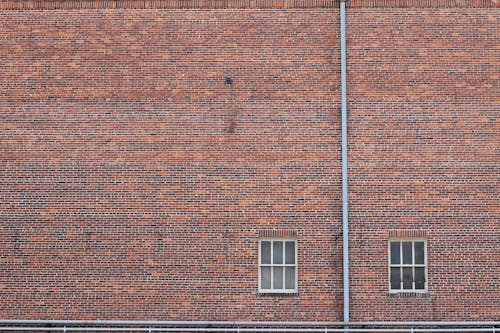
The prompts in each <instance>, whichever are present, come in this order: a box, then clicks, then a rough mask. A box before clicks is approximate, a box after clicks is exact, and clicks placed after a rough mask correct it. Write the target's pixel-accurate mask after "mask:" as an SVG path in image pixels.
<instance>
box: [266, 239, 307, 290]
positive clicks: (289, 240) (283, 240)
mask: <svg viewBox="0 0 500 333" xmlns="http://www.w3.org/2000/svg"><path fill="white" fill-rule="evenodd" d="M275 241H276V242H282V243H283V264H273V263H272V259H273V242H275ZM262 242H271V264H262V262H261V254H262ZM285 242H294V243H295V264H285ZM298 252H299V251H298V247H297V239H296V238H260V239H259V293H261V294H294V293H297V291H298V275H299V267H298V266H299V265H298V261H297V260H298V255H297V253H298ZM262 267H271V285H272V283H273V269H272V268H273V267H283V289H262V281H261V280H262V274H261V268H262ZM285 267H294V268H295V288H294V289H285V287H286V284H285V277H286V274H285Z"/></svg>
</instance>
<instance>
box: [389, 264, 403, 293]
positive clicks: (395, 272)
mask: <svg viewBox="0 0 500 333" xmlns="http://www.w3.org/2000/svg"><path fill="white" fill-rule="evenodd" d="M391 289H401V269H400V268H399V267H391Z"/></svg>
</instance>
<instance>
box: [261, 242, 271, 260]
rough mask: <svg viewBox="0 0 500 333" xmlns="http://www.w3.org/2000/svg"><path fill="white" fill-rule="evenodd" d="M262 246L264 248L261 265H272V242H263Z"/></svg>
mask: <svg viewBox="0 0 500 333" xmlns="http://www.w3.org/2000/svg"><path fill="white" fill-rule="evenodd" d="M260 246H261V248H262V251H261V253H260V262H261V264H270V263H271V242H261V243H260Z"/></svg>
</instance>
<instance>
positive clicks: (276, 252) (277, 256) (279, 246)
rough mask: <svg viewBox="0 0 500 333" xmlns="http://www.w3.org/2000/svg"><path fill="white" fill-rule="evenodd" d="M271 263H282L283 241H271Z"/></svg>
mask: <svg viewBox="0 0 500 333" xmlns="http://www.w3.org/2000/svg"><path fill="white" fill-rule="evenodd" d="M273 264H283V242H273Z"/></svg>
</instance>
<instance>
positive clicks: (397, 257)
mask: <svg viewBox="0 0 500 333" xmlns="http://www.w3.org/2000/svg"><path fill="white" fill-rule="evenodd" d="M400 244H401V243H400V242H391V264H393V265H399V264H400V263H401V254H400V253H399V252H400V251H399V250H400Z"/></svg>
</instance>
